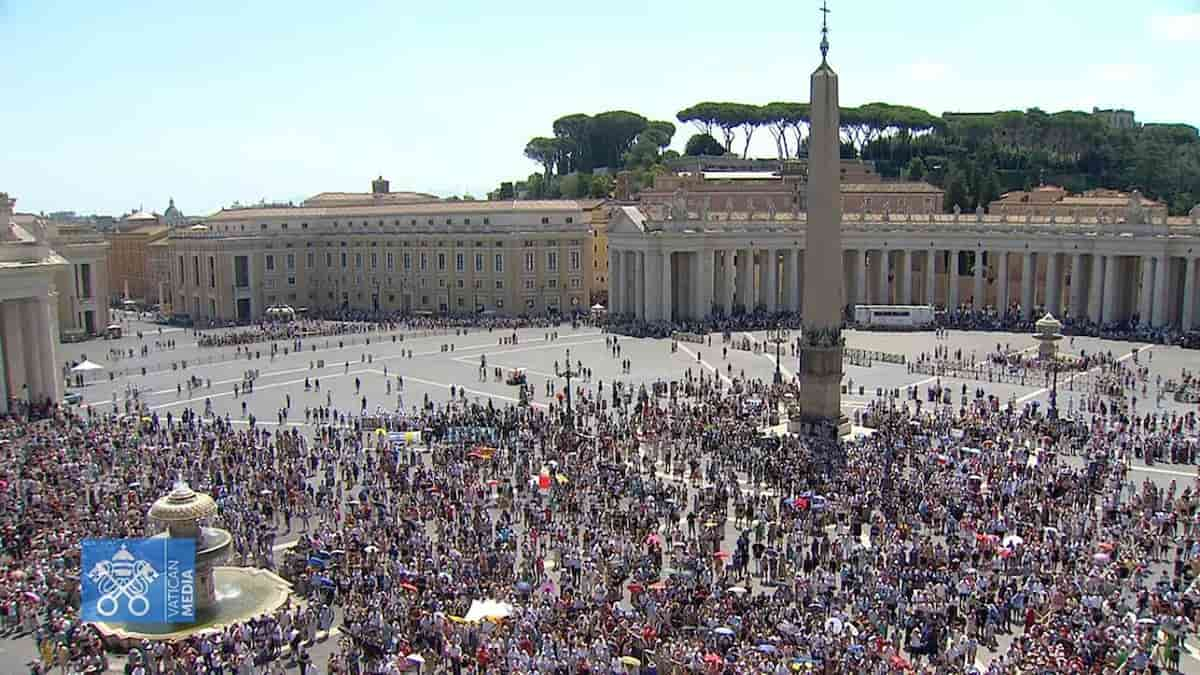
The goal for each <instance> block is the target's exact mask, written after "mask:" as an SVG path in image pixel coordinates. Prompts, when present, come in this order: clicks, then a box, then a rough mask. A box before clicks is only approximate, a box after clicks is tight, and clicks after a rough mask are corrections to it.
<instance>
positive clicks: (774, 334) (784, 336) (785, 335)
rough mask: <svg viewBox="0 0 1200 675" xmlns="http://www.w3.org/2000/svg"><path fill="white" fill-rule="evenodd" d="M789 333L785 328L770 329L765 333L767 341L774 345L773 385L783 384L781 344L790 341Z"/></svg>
mask: <svg viewBox="0 0 1200 675" xmlns="http://www.w3.org/2000/svg"><path fill="white" fill-rule="evenodd" d="M790 336H791V331H789V330H788V329H786V328H772V329H771V330H769V331H767V339H768V340H770V341H771V342H774V343H775V384H783V370H782V369H781V367H780V364H782V363H783V361H782V348H783V343H785V342H787V341H788V340H789V339H790Z"/></svg>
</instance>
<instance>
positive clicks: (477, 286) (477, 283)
mask: <svg viewBox="0 0 1200 675" xmlns="http://www.w3.org/2000/svg"><path fill="white" fill-rule="evenodd" d="M482 288H483V279H476V280H475V290H477V291H478V290H480V289H482Z"/></svg>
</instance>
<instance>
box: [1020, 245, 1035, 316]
mask: <svg viewBox="0 0 1200 675" xmlns="http://www.w3.org/2000/svg"><path fill="white" fill-rule="evenodd" d="M1033 269H1034V267H1033V253H1032V252H1030V251H1026V252H1025V255H1023V256H1021V318H1022V319H1025V320H1029V319H1030V318H1031V317H1033V298H1034V284H1035V283H1036V281H1035V280H1034V278H1033Z"/></svg>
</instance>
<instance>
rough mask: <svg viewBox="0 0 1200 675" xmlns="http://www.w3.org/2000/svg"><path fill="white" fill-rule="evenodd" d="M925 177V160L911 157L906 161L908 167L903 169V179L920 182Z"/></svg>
mask: <svg viewBox="0 0 1200 675" xmlns="http://www.w3.org/2000/svg"><path fill="white" fill-rule="evenodd" d="M924 176H925V160H923V159H921V158H920V157H913V158H912V159H910V160H908V166H907V167H905V169H904V179H905V180H911V181H918V180H921V179H922V178H923V177H924Z"/></svg>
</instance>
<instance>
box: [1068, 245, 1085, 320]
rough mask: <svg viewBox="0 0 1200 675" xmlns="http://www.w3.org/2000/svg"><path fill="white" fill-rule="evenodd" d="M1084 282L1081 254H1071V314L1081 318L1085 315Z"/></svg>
mask: <svg viewBox="0 0 1200 675" xmlns="http://www.w3.org/2000/svg"><path fill="white" fill-rule="evenodd" d="M1085 287H1086V282H1085V281H1084V279H1083V254H1082V253H1075V254H1073V255H1072V256H1071V316H1073V317H1075V318H1077V319H1078V318H1082V317H1085V316H1087V306H1086V305H1087V300H1086V297H1087V296H1085V295H1084V293H1083V289H1084V288H1085Z"/></svg>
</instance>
